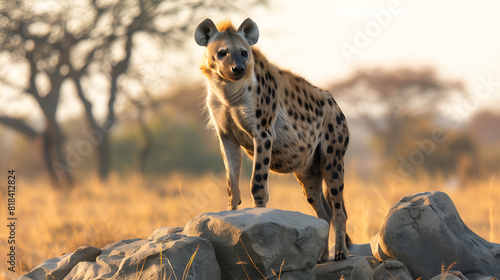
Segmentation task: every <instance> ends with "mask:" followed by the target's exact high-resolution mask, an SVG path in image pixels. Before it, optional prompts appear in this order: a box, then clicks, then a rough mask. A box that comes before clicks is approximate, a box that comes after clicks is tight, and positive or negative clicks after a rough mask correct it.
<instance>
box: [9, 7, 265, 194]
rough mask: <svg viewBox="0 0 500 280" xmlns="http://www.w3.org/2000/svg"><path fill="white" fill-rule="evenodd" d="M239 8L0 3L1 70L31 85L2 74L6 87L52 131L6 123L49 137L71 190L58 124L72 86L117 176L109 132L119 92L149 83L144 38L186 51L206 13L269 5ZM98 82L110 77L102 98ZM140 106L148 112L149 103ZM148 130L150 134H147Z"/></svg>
mask: <svg viewBox="0 0 500 280" xmlns="http://www.w3.org/2000/svg"><path fill="white" fill-rule="evenodd" d="M239 2H241V1H230V0H219V1H216V0H209V1H204V0H192V1H190V0H172V1H159V0H117V1H97V0H87V1H85V0H81V1H58V0H54V1H41V0H40V1H21V0H17V1H16V0H13V1H7V2H4V3H2V4H0V26H1V30H0V57H2V56H6V57H8V59H7V60H1V61H0V63H1V64H3V65H0V67H3V68H4V69H8V68H12V67H14V68H15V67H18V68H20V69H21V71H22V69H26V70H25V72H26V76H27V77H28V79H26V81H24V82H13V81H12V80H13V79H12V77H9V75H1V73H0V83H1V84H3V86H7V87H10V88H15V89H16V90H17V91H18V92H19V95H20V96H22V97H23V98H34V100H35V101H36V104H37V105H38V106H39V107H40V108H41V111H42V112H43V117H44V120H45V129H44V131H43V132H42V133H39V132H37V131H36V130H34V129H33V128H31V127H30V126H29V125H28V124H27V123H26V122H25V121H24V120H23V119H22V118H16V117H12V116H9V115H8V114H6V113H3V114H2V112H0V114H1V115H0V123H1V124H4V125H6V126H9V127H11V128H13V129H15V130H16V131H18V132H20V133H22V134H23V135H25V136H27V137H43V139H44V145H43V147H44V148H43V153H44V159H45V164H46V166H47V170H48V172H49V174H50V177H51V179H52V182H53V184H54V185H56V186H57V185H71V184H72V176H71V170H72V168H73V167H72V166H70V165H68V162H67V155H66V153H65V151H64V146H65V135H64V132H63V131H62V129H61V127H60V120H59V119H58V118H57V112H58V108H59V106H60V104H61V102H60V100H61V94H62V93H63V90H62V89H63V85H64V84H65V83H67V82H69V83H70V84H71V85H72V86H73V88H74V91H75V92H76V93H77V97H78V100H79V101H80V102H81V104H82V105H83V108H84V114H85V118H86V120H87V123H88V126H89V127H88V128H89V129H90V131H91V132H92V135H93V136H94V139H93V140H95V141H93V143H94V144H95V154H96V157H97V159H98V174H99V176H100V178H101V179H103V180H104V179H106V178H107V177H108V174H109V171H110V135H109V132H110V131H111V129H112V127H113V125H114V124H115V121H116V112H115V103H116V100H117V98H119V96H120V95H119V94H120V92H125V91H127V90H128V89H127V88H126V87H124V86H123V80H126V79H131V78H135V79H137V80H143V77H141V75H142V74H143V73H141V72H140V71H139V72H138V71H133V68H134V56H135V55H136V54H137V53H139V52H141V51H142V52H144V51H147V50H144V44H142V46H141V44H140V41H141V39H143V38H148V39H149V40H151V42H153V43H154V44H158V45H160V46H161V48H163V49H166V50H171V49H177V50H179V49H180V48H179V47H180V46H182V44H183V43H184V42H185V39H186V37H187V36H186V35H187V34H190V33H191V32H192V27H193V25H194V24H196V23H197V22H198V21H199V20H200V19H202V18H203V16H204V15H203V14H202V13H209V12H212V11H225V10H234V11H238V10H239V11H241V10H243V9H246V8H248V7H249V6H251V5H253V4H256V3H261V2H265V1H262V0H261V1H259V0H255V1H245V3H239ZM6 61H7V62H6ZM172 67H174V66H172ZM4 74H5V73H4ZM95 77H104V78H105V81H106V83H107V84H106V85H105V86H101V87H100V88H101V90H98V91H97V93H96V92H95V91H96V90H95V88H92V87H91V86H89V84H90V85H92V84H94V83H95V82H93V79H94V78H95ZM96 87H97V86H96ZM103 87H104V88H105V89H102V88H103ZM144 90H147V88H146V89H143V91H144ZM93 91H94V92H93ZM92 93H94V94H97V95H100V96H105V97H106V98H107V106H106V112H105V114H104V115H105V116H104V119H101V120H99V118H98V117H96V116H97V114H96V110H95V109H94V106H93V105H94V103H95V100H93V98H92V97H91V95H92ZM134 104H139V103H137V102H135V103H134ZM138 108H140V110H143V109H142V108H143V105H141V104H139V107H138ZM142 131H143V132H144V133H145V135H146V134H147V130H145V129H142ZM144 151H145V152H147V149H145V150H144ZM143 157H144V155H143Z"/></svg>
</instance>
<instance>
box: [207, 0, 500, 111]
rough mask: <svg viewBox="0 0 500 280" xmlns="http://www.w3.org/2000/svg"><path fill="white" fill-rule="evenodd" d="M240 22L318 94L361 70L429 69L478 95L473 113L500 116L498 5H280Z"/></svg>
mask: <svg viewBox="0 0 500 280" xmlns="http://www.w3.org/2000/svg"><path fill="white" fill-rule="evenodd" d="M247 16H248V17H251V18H252V19H253V20H254V21H256V22H257V24H258V25H259V29H260V32H261V36H260V39H259V42H258V44H257V46H258V47H259V48H260V49H261V50H262V51H263V52H264V53H265V54H266V55H267V56H268V58H269V59H271V60H272V61H273V62H276V63H278V64H279V65H282V66H285V67H286V68H288V69H290V70H292V71H294V72H296V73H298V74H301V75H303V76H305V77H306V78H308V79H309V80H310V81H311V82H313V83H316V84H318V85H320V86H324V87H325V86H328V85H329V84H330V83H331V82H332V81H333V80H336V79H339V78H341V77H343V76H345V75H348V74H349V73H350V72H352V71H353V70H354V69H355V68H357V67H362V66H373V65H377V66H382V67H394V66H396V65H410V66H419V65H432V66H436V67H437V68H438V69H439V71H440V73H441V74H442V75H443V76H444V77H449V78H456V79H460V80H462V81H464V82H465V84H466V85H467V87H468V89H469V91H471V92H474V91H477V93H478V94H477V96H472V98H473V99H476V101H477V102H475V103H474V104H472V103H471V105H473V107H474V109H475V110H477V109H480V108H483V107H485V106H489V107H490V108H498V109H500V66H499V65H500V33H499V32H498V28H499V27H500V1H491V0H490V1H452V0H445V1H425V0H424V1H422V0H419V1H416V0H395V1H391V0H387V1H375V0H370V1H359V0H357V1H347V0H334V1H332V0H315V1H301V0H280V1H272V4H271V9H265V8H256V9H253V10H251V11H249V12H248V15H247ZM223 17H227V15H221V16H219V17H217V16H216V17H215V19H221V18H223ZM231 18H232V20H233V23H234V24H235V25H236V26H238V25H239V24H240V23H241V21H243V19H244V18H245V16H237V17H236V16H235V17H231ZM484 81H487V82H486V83H485V82H484Z"/></svg>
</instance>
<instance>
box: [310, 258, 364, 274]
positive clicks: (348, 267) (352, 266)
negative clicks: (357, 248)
mask: <svg viewBox="0 0 500 280" xmlns="http://www.w3.org/2000/svg"><path fill="white" fill-rule="evenodd" d="M312 272H313V273H314V275H315V276H316V279H317V280H331V279H345V280H360V279H362V280H365V279H366V280H368V279H373V270H372V268H371V266H370V264H369V263H368V261H367V260H366V258H364V257H361V256H357V255H350V256H349V257H347V259H345V260H343V261H337V262H334V261H333V259H332V258H329V259H328V261H327V262H325V263H321V264H318V265H316V266H315V267H314V268H313V269H312Z"/></svg>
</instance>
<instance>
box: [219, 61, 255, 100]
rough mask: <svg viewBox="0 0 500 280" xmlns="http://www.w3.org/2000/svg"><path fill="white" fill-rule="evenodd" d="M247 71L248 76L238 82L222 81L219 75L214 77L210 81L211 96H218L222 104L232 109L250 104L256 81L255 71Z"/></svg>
mask: <svg viewBox="0 0 500 280" xmlns="http://www.w3.org/2000/svg"><path fill="white" fill-rule="evenodd" d="M247 71H248V73H247V75H246V76H245V77H243V78H242V79H240V80H238V81H230V80H226V79H221V78H220V76H218V75H217V77H212V78H211V79H210V80H209V87H210V94H214V95H216V97H217V98H218V99H219V100H220V101H221V102H223V103H224V104H226V106H230V107H236V106H241V105H244V104H246V103H248V102H249V100H251V98H250V97H251V93H252V91H253V90H254V88H255V84H256V80H255V74H254V71H253V69H247ZM214 75H215V74H214Z"/></svg>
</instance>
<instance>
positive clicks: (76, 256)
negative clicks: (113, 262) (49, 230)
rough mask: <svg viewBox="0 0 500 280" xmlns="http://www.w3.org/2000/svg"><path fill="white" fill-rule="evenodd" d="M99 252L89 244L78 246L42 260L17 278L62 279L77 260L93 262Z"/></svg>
mask: <svg viewBox="0 0 500 280" xmlns="http://www.w3.org/2000/svg"><path fill="white" fill-rule="evenodd" d="M100 254H101V250H100V249H97V248H94V247H89V246H84V247H80V248H78V249H76V251H74V252H73V253H68V254H64V255H63V256H61V257H58V258H52V259H49V260H46V261H44V262H42V263H41V264H39V265H37V266H36V267H35V268H33V269H32V270H31V271H30V272H29V273H28V274H25V275H23V276H21V277H19V278H18V279H21V280H27V279H32V280H38V279H46V280H53V279H63V278H64V277H66V275H68V273H69V272H70V271H71V270H72V269H73V267H75V266H76V265H77V264H78V263H79V262H84V261H90V262H93V261H95V260H96V258H97V256H99V255H100Z"/></svg>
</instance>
